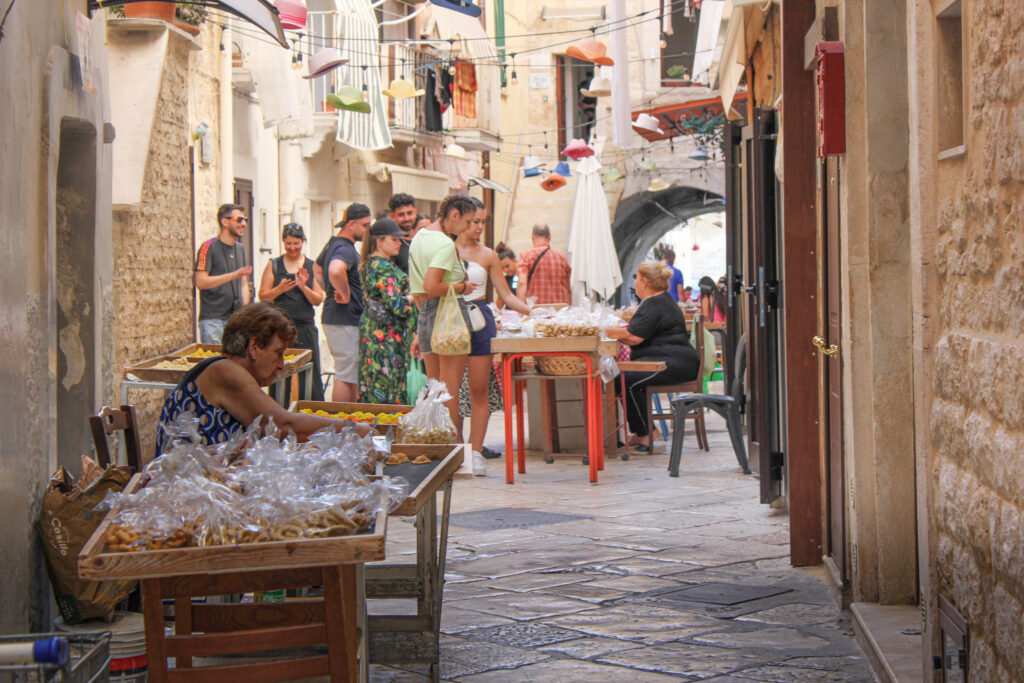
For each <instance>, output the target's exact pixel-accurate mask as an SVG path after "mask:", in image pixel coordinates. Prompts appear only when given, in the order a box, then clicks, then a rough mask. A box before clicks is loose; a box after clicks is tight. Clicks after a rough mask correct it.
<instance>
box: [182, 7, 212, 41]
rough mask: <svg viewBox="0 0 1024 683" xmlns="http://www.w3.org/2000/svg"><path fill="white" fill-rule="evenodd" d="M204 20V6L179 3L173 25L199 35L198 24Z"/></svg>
mask: <svg viewBox="0 0 1024 683" xmlns="http://www.w3.org/2000/svg"><path fill="white" fill-rule="evenodd" d="M204 21H206V8H205V7H203V6H202V5H199V4H193V3H179V4H178V11H177V19H176V20H175V22H174V25H175V26H177V27H178V28H180V29H181V30H183V31H187V32H189V33H191V34H192V35H194V36H195V35H199V25H200V24H202V23H203V22H204Z"/></svg>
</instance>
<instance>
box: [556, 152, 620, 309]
mask: <svg viewBox="0 0 1024 683" xmlns="http://www.w3.org/2000/svg"><path fill="white" fill-rule="evenodd" d="M600 170H601V164H600V163H599V162H598V161H597V159H596V158H595V157H587V158H585V159H583V160H582V161H581V162H580V163H579V165H578V166H577V167H576V172H577V178H578V180H577V182H576V199H575V201H574V203H573V207H572V220H571V221H570V222H569V265H571V266H572V280H571V282H570V284H571V285H572V288H573V290H574V291H580V290H582V291H583V292H584V293H585V294H586V295H588V296H591V297H594V296H600V297H601V298H602V299H603V300H607V299H608V298H609V297H611V296H612V294H614V292H615V289H616V288H617V287H618V286H619V285H621V284H622V270H621V269H620V268H619V257H618V254H616V252H615V243H614V241H613V240H612V224H611V220H610V219H609V217H608V199H607V198H606V197H605V194H604V187H603V186H602V184H601V177H600V176H599V175H598V171H600Z"/></svg>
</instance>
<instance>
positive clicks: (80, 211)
mask: <svg viewBox="0 0 1024 683" xmlns="http://www.w3.org/2000/svg"><path fill="white" fill-rule="evenodd" d="M55 205H56V241H55V249H54V261H53V263H54V297H55V299H56V322H57V339H56V347H57V350H58V353H57V382H56V392H57V401H56V403H57V420H56V424H58V425H60V427H59V429H57V464H58V465H63V466H66V467H69V468H71V469H72V470H74V471H77V470H78V468H79V457H80V456H81V455H82V454H83V453H90V452H92V448H93V442H92V433H91V432H90V430H89V423H88V420H87V419H86V418H87V417H88V415H89V414H90V413H91V412H92V411H93V410H95V409H96V407H97V404H96V401H97V395H98V390H97V380H98V373H97V366H96V316H97V315H98V314H97V311H96V289H95V272H94V270H95V268H94V264H95V262H96V258H95V245H96V130H95V128H93V126H92V124H90V123H86V122H84V121H78V120H74V119H64V120H63V121H62V122H61V126H60V152H59V156H58V161H57V187H56V204H55Z"/></svg>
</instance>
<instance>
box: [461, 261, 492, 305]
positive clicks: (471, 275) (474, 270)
mask: <svg viewBox="0 0 1024 683" xmlns="http://www.w3.org/2000/svg"><path fill="white" fill-rule="evenodd" d="M462 264H463V265H464V266H465V267H466V278H467V279H468V280H469V281H470V282H472V283H473V284H475V285H476V287H475V288H474V289H473V291H472V292H471V293H470V295H469V296H465V297H463V299H465V300H466V301H479V300H480V299H483V298H484V296H485V295H486V294H487V287H486V285H487V269H486V268H484V267H483V266H481V265H480V264H479V263H476V262H475V261H463V262H462Z"/></svg>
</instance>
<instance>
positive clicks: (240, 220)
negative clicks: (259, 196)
mask: <svg viewBox="0 0 1024 683" xmlns="http://www.w3.org/2000/svg"><path fill="white" fill-rule="evenodd" d="M231 220H233V221H234V222H235V223H248V222H249V219H248V218H246V217H245V216H237V217H235V218H232V219H231Z"/></svg>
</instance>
